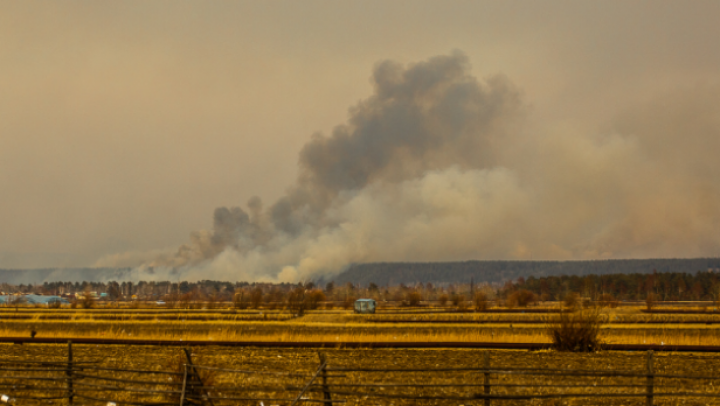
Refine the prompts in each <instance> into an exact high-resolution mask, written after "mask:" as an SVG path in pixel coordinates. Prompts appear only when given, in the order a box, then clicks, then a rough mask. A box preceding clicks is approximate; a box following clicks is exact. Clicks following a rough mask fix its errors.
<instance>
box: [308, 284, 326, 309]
mask: <svg viewBox="0 0 720 406" xmlns="http://www.w3.org/2000/svg"><path fill="white" fill-rule="evenodd" d="M325 300H326V297H325V293H323V291H322V290H320V289H313V290H311V291H309V292H307V293H306V294H305V307H306V308H308V309H310V310H315V309H317V308H318V307H319V306H320V302H324V301H325Z"/></svg>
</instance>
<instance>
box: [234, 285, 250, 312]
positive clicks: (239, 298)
mask: <svg viewBox="0 0 720 406" xmlns="http://www.w3.org/2000/svg"><path fill="white" fill-rule="evenodd" d="M233 306H234V307H235V308H236V309H241V310H242V309H247V307H248V304H247V302H246V301H245V292H243V291H242V290H239V291H238V292H237V293H235V296H233Z"/></svg>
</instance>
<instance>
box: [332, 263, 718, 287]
mask: <svg viewBox="0 0 720 406" xmlns="http://www.w3.org/2000/svg"><path fill="white" fill-rule="evenodd" d="M708 270H714V271H716V272H720V258H692V259H676V258H672V259H610V260H595V261H466V262H428V263H417V262H384V263H374V264H358V265H352V266H351V267H350V268H348V269H347V270H346V271H345V272H343V273H341V274H339V275H338V276H336V277H334V278H330V279H332V280H334V281H335V282H336V283H337V284H344V283H347V282H351V283H355V284H360V285H368V284H369V283H375V284H377V285H379V286H393V285H399V284H405V285H414V284H417V283H428V282H429V283H433V284H449V283H468V282H470V280H471V279H472V280H474V281H475V282H476V283H480V282H488V283H501V282H506V281H513V280H517V279H518V278H520V277H523V278H525V279H527V278H528V277H530V276H533V277H535V278H541V277H545V276H560V275H575V276H585V275H608V274H649V273H653V272H658V273H667V272H675V273H688V274H695V273H696V272H698V271H702V272H707V271H708ZM320 282H326V281H323V280H320Z"/></svg>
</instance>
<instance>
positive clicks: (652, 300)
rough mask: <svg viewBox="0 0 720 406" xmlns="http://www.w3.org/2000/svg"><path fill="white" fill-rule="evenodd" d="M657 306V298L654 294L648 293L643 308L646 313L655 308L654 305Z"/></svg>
mask: <svg viewBox="0 0 720 406" xmlns="http://www.w3.org/2000/svg"><path fill="white" fill-rule="evenodd" d="M656 304H657V297H656V296H655V294H654V293H652V292H650V293H648V294H647V296H646V297H645V306H646V307H647V310H648V311H652V309H654V308H655V305H656Z"/></svg>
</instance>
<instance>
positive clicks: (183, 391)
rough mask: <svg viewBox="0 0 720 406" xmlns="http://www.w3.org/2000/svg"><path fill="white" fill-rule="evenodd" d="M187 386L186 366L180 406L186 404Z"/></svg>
mask: <svg viewBox="0 0 720 406" xmlns="http://www.w3.org/2000/svg"><path fill="white" fill-rule="evenodd" d="M186 386H187V365H185V368H184V372H183V383H182V390H181V391H182V393H180V406H183V403H185V387H186Z"/></svg>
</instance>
